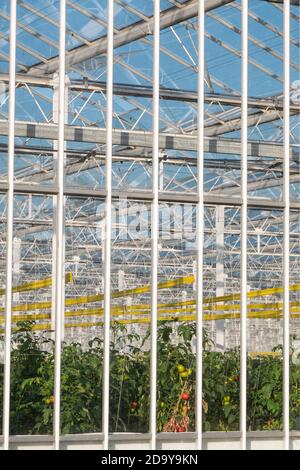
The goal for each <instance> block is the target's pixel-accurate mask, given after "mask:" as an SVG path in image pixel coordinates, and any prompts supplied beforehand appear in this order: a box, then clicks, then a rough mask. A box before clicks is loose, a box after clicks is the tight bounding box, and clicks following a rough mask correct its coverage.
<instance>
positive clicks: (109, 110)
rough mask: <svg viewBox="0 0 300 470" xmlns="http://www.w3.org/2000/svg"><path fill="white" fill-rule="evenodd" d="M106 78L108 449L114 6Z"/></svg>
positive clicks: (104, 429) (105, 425)
mask: <svg viewBox="0 0 300 470" xmlns="http://www.w3.org/2000/svg"><path fill="white" fill-rule="evenodd" d="M107 8H108V10H107V65H106V68H107V75H106V80H107V84H106V158H105V189H106V199H105V234H104V237H105V238H104V326H103V335H104V337H103V340H104V344H103V348H104V349H103V390H102V432H103V448H104V449H105V450H107V449H108V434H109V334H110V291H111V279H110V277H111V222H112V221H111V211H112V192H111V191H112V190H111V188H112V177H111V173H112V125H113V122H112V119H113V60H114V46H113V40H114V29H113V28H114V2H113V0H108V5H107Z"/></svg>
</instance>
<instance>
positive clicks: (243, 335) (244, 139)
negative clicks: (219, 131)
mask: <svg viewBox="0 0 300 470" xmlns="http://www.w3.org/2000/svg"><path fill="white" fill-rule="evenodd" d="M241 65H242V70H241V80H242V84H241V93H242V102H241V106H242V110H241V113H242V115H241V118H242V127H241V199H242V206H241V320H240V325H241V326H240V348H241V352H240V362H241V363H240V369H241V373H240V431H241V449H242V450H246V447H247V209H248V204H247V197H248V194H247V176H248V175H247V170H248V168H247V149H248V0H243V1H242V64H241Z"/></svg>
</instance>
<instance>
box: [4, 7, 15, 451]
mask: <svg viewBox="0 0 300 470" xmlns="http://www.w3.org/2000/svg"><path fill="white" fill-rule="evenodd" d="M16 34H17V0H12V1H11V2H10V33H9V38H10V41H9V61H10V63H9V115H8V123H9V124H8V125H9V129H8V190H7V221H6V224H7V230H6V296H5V350H4V386H3V389H4V393H3V448H4V450H8V448H9V414H10V351H11V323H12V321H11V320H12V267H13V224H14V220H13V219H14V161H15V159H14V155H15V98H16V94H15V89H16Z"/></svg>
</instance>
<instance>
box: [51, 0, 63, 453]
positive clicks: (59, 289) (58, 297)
mask: <svg viewBox="0 0 300 470" xmlns="http://www.w3.org/2000/svg"><path fill="white" fill-rule="evenodd" d="M65 43H66V0H61V1H60V16H59V76H58V81H59V89H58V142H57V144H58V149H57V167H56V168H57V170H56V171H57V174H56V179H57V185H58V193H57V196H56V220H55V230H56V233H55V241H56V242H55V253H54V256H55V266H56V278H55V299H54V302H55V359H54V397H55V401H54V417H53V433H54V449H55V450H59V445H60V400H61V343H62V327H63V325H62V322H63V313H64V145H65V75H66V70H65V55H66V52H65Z"/></svg>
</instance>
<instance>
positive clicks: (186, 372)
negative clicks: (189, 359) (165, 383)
mask: <svg viewBox="0 0 300 470" xmlns="http://www.w3.org/2000/svg"><path fill="white" fill-rule="evenodd" d="M188 375H189V373H188V371H187V370H185V371H184V372H181V374H180V377H182V378H183V379H186V377H187V376H188Z"/></svg>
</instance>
